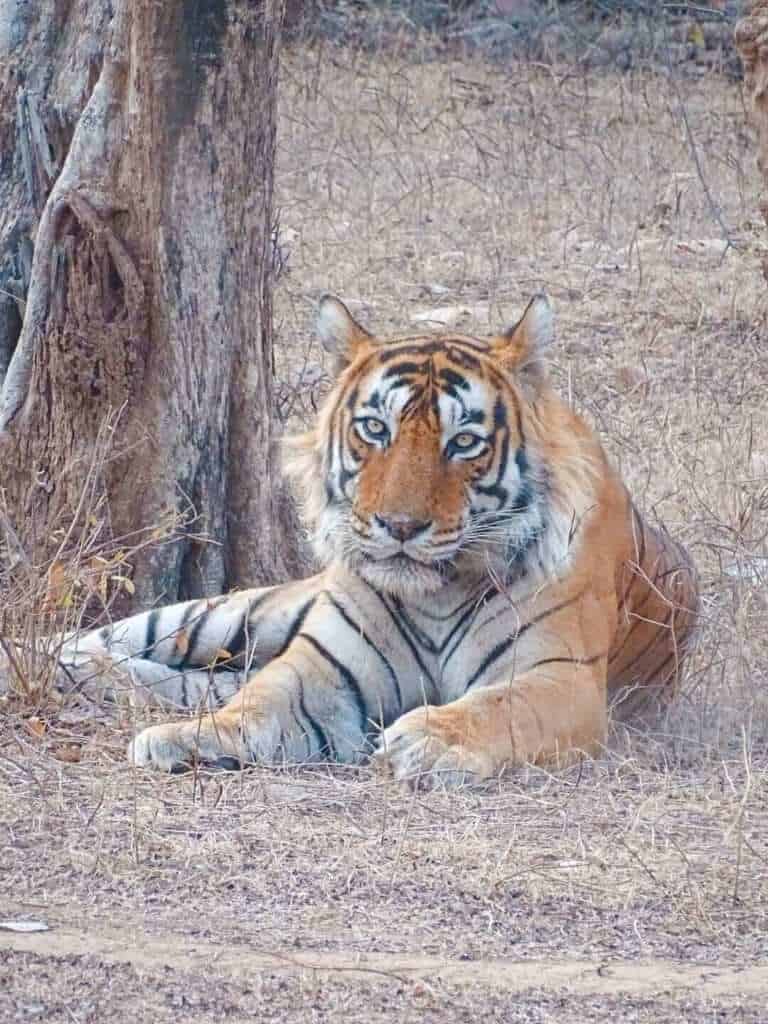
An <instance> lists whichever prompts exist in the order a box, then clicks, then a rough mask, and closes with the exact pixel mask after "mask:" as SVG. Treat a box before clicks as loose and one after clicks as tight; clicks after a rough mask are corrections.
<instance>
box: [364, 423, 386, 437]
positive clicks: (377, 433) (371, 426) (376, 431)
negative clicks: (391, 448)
mask: <svg viewBox="0 0 768 1024" xmlns="http://www.w3.org/2000/svg"><path fill="white" fill-rule="evenodd" d="M364 424H365V429H366V430H367V431H368V433H369V434H370V435H371V437H381V435H382V434H383V433H384V431H385V430H386V429H387V428H386V427H385V426H384V424H383V423H382V422H381V420H374V419H367V420H364Z"/></svg>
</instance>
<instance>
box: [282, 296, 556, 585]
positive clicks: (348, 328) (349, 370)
mask: <svg viewBox="0 0 768 1024" xmlns="http://www.w3.org/2000/svg"><path fill="white" fill-rule="evenodd" d="M318 329H319V334H320V337H321V339H322V341H323V344H324V347H325V348H326V349H327V350H328V351H330V352H332V353H333V355H334V356H335V359H336V363H337V371H338V380H337V383H336V386H335V387H334V388H333V390H332V391H331V393H330V395H329V396H328V398H327V400H326V401H325V403H324V405H323V407H322V409H321V411H320V414H319V417H318V422H317V424H316V426H315V429H314V430H312V431H310V432H309V433H307V434H305V435H301V436H299V437H294V438H290V439H288V441H287V459H286V469H287V470H288V472H289V474H290V475H291V476H293V477H294V479H297V480H298V483H299V486H300V489H301V490H302V491H303V496H304V512H305V516H306V519H307V521H308V525H309V526H310V528H311V530H312V532H313V537H314V542H315V548H316V551H317V554H318V555H319V557H320V558H321V560H322V561H323V562H324V563H327V562H329V561H331V560H333V559H341V560H342V561H343V562H344V563H345V564H346V565H347V566H348V568H350V569H351V570H353V571H354V572H356V573H357V574H358V575H360V576H362V577H363V578H364V579H366V580H367V581H368V582H369V583H371V584H372V585H373V586H375V587H377V588H378V589H380V590H383V591H387V592H389V593H393V594H397V595H399V596H404V597H407V596H417V595H419V594H422V595H423V594H425V593H429V592H433V591H435V590H437V589H438V588H439V587H440V586H441V585H442V584H443V583H444V582H445V581H446V580H451V579H454V578H456V577H457V576H458V575H459V574H475V575H479V574H481V573H488V572H489V571H490V572H491V573H495V574H496V575H497V576H498V577H501V578H502V579H508V578H509V576H510V573H512V572H514V570H515V567H516V566H517V567H519V568H521V567H522V566H523V563H524V561H525V559H526V557H527V556H528V554H529V553H530V552H531V550H532V548H534V547H535V546H536V544H537V542H538V541H539V539H540V538H541V536H542V534H543V532H544V531H545V530H546V529H547V527H548V522H547V489H548V475H549V474H548V471H547V467H546V463H545V462H544V461H542V458H541V457H540V451H539V450H537V446H536V444H532V443H531V435H532V434H536V433H537V425H536V417H537V402H538V401H539V399H540V398H541V397H542V396H543V394H544V393H545V392H550V391H551V389H549V388H548V387H547V385H546V372H545V363H544V355H543V354H544V351H545V350H546V348H547V346H548V345H549V343H550V341H551V338H552V314H551V309H550V305H549V302H548V301H547V299H546V298H545V297H544V296H542V295H539V296H536V297H535V298H534V299H533V300H532V301H531V302H530V304H529V305H528V308H527V309H526V310H525V313H524V314H523V316H522V318H521V319H520V321H519V322H518V323H517V324H515V325H514V326H513V327H511V328H509V329H508V330H506V331H504V332H502V333H501V334H499V335H497V336H496V337H492V338H490V339H487V340H482V339H479V338H474V337H469V336H466V335H460V334H455V333H445V334H434V335H413V336H405V337H397V338H394V339H390V340H381V339H378V338H375V337H374V336H372V335H371V334H369V333H368V331H366V330H365V329H364V328H363V327H361V325H360V324H359V323H357V321H356V320H355V319H354V317H353V316H352V315H351V313H350V312H349V310H348V309H347V308H346V306H345V305H344V304H343V303H342V302H341V301H340V300H339V299H337V298H334V297H333V296H328V295H326V296H324V297H323V299H322V300H321V302H320V307H319V317H318ZM539 448H540V446H539Z"/></svg>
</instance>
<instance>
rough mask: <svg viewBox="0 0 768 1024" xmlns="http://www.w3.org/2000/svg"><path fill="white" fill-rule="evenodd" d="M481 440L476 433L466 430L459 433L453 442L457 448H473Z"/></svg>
mask: <svg viewBox="0 0 768 1024" xmlns="http://www.w3.org/2000/svg"><path fill="white" fill-rule="evenodd" d="M479 440H480V438H479V437H477V436H476V435H475V434H470V433H469V431H465V432H464V433H463V434H457V435H456V436H455V437H454V438H453V444H454V446H455V447H456V448H472V447H473V445H476V444H477V442H478V441H479Z"/></svg>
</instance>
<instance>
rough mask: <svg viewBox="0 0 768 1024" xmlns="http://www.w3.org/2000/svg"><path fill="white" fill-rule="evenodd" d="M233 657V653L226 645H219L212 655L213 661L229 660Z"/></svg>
mask: <svg viewBox="0 0 768 1024" xmlns="http://www.w3.org/2000/svg"><path fill="white" fill-rule="evenodd" d="M232 658H234V654H232V652H231V651H228V650H227V649H226V647H219V649H218V650H217V651H216V653H215V654H214V656H213V660H214V661H231V660H232Z"/></svg>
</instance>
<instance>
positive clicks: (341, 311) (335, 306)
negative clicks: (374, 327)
mask: <svg viewBox="0 0 768 1024" xmlns="http://www.w3.org/2000/svg"><path fill="white" fill-rule="evenodd" d="M317 333H318V334H319V336H320V341H321V342H322V345H323V348H324V349H325V351H326V352H330V354H331V355H332V356H334V357H335V366H336V371H337V372H338V373H340V372H341V371H342V370H343V369H344V367H345V366H347V365H348V364H349V363H351V362H352V360H353V359H354V358H355V356H356V355H358V353H359V352H360V351H361V349H362V348H364V347H365V346H367V345H371V344H372V343H373V337H372V335H370V334H369V333H368V331H366V329H365V328H364V327H361V326H360V324H359V323H358V322H357V320H355V318H354V317H353V316H352V314H351V313H350V312H349V310H348V309H347V307H346V306H345V305H344V303H343V302H342V301H341V299H337V298H336V296H335V295H323V296H322V298H321V299H320V304H319V306H318V308H317Z"/></svg>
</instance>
